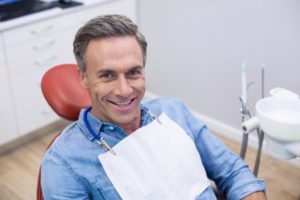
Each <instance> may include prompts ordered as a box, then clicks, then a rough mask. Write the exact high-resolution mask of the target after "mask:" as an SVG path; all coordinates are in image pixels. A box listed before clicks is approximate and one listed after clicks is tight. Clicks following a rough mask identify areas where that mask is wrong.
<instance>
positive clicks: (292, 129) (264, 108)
mask: <svg viewBox="0 0 300 200" xmlns="http://www.w3.org/2000/svg"><path fill="white" fill-rule="evenodd" d="M256 116H257V118H258V121H259V126H260V127H261V129H262V130H263V131H264V132H265V133H266V134H267V135H268V136H269V137H271V138H274V139H276V140H280V141H286V142H289V141H299V140H300V100H299V99H288V98H279V97H267V98H264V99H261V100H259V101H258V102H257V103H256Z"/></svg>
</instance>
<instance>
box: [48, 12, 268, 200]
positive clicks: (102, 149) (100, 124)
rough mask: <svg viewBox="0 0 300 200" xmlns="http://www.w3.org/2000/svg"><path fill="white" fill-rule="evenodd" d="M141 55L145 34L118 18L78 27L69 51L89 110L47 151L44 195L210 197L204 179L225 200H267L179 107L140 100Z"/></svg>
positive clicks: (258, 184)
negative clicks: (72, 55)
mask: <svg viewBox="0 0 300 200" xmlns="http://www.w3.org/2000/svg"><path fill="white" fill-rule="evenodd" d="M146 52H147V42H146V40H145V38H144V36H143V35H142V34H141V33H140V32H139V31H138V28H137V26H136V25H135V24H134V23H133V22H132V21H130V20H129V19H128V18H126V17H124V16H119V15H107V16H100V17H97V18H95V19H92V20H91V21H89V22H88V23H87V24H86V25H84V26H83V27H82V28H81V29H79V31H78V32H77V34H76V36H75V40H74V54H75V57H76V60H77V64H78V67H79V71H80V79H81V82H82V84H83V85H84V87H86V88H87V90H88V91H89V94H90V98H91V101H92V106H91V108H88V109H84V110H82V111H81V113H80V116H79V119H78V121H77V122H75V123H73V124H71V125H70V126H68V127H67V128H66V129H65V130H64V131H63V132H62V134H61V135H60V136H59V137H58V138H57V139H56V141H55V142H54V144H53V145H52V146H51V148H50V149H49V150H48V151H47V153H46V154H45V157H44V159H43V163H42V189H43V194H44V198H45V199H100V200H101V199H111V200H117V199H153V200H154V199H172V200H173V199H216V197H215V195H214V192H213V190H212V189H211V187H210V186H209V185H207V181H206V179H207V177H208V178H210V179H211V180H213V181H215V183H216V185H217V186H218V188H219V190H221V191H222V192H223V193H226V195H227V198H228V199H265V195H264V191H265V186H264V182H263V181H262V180H259V179H256V178H255V177H254V175H253V174H252V173H251V171H250V170H249V168H248V166H247V165H246V164H245V163H244V161H243V160H242V159H240V158H239V157H238V156H236V155H235V154H233V153H232V152H231V151H229V150H228V149H227V148H226V147H225V146H224V144H223V143H222V142H221V141H220V140H218V139H217V138H216V137H214V136H213V135H211V134H210V133H209V131H208V130H207V128H206V126H205V125H203V124H202V123H200V122H199V121H198V120H197V119H196V118H195V117H194V116H193V115H192V114H191V112H190V111H189V110H188V108H187V107H186V106H185V105H184V104H183V103H181V102H180V101H178V100H174V99H167V98H160V99H155V100H149V101H145V102H143V103H141V101H142V99H143V97H144V93H145V63H146ZM163 113H164V114H163ZM167 124H171V126H170V128H168V127H167ZM160 125H162V126H160ZM149 127H153V128H150V129H149ZM160 127H164V128H161V129H160ZM166 127H167V128H166ZM162 129H163V130H166V131H165V132H164V133H161V134H160V133H159V134H157V131H161V130H162ZM149 132H150V134H149ZM164 134H165V135H166V136H167V137H166V138H165V139H164V138H163V137H160V136H162V135H164ZM168 134H169V135H168ZM170 134H171V135H170ZM144 136H145V137H146V139H140V138H142V137H144ZM173 136H174V138H175V137H178V138H180V139H178V140H175V139H173ZM138 137H140V138H138ZM136 141H138V142H136ZM151 141H152V142H153V143H151ZM170 141H172V142H170ZM139 142H141V144H140V143H139ZM149 144H150V148H148V147H147V145H149ZM186 144H188V145H186ZM139 145H140V146H139ZM152 145H153V146H152ZM154 146H155V147H154ZM151 147H153V148H151ZM170 149H172V150H170ZM173 151H174V152H176V154H174V153H173ZM123 152H126V153H127V154H128V155H123ZM142 152H146V153H145V154H143V155H142V156H140V155H141V154H142ZM181 152H182V155H183V156H181V157H180V155H179V154H181ZM195 152H196V154H197V155H196V156H194V153H195ZM186 153H187V154H186ZM160 154H162V155H167V156H165V157H160ZM186 155H188V156H186ZM98 158H99V159H98ZM131 158H134V159H133V160H132V159H131ZM118 159H120V160H118ZM130 159H131V160H130ZM172 162H173V163H177V164H178V166H176V164H170V163H172ZM142 163H143V164H142ZM161 163H162V164H161ZM128 166H129V167H128ZM180 167H181V168H180ZM190 167H191V168H190ZM193 167H194V168H193ZM185 168H186V169H187V168H188V170H185ZM145 169H147V171H145ZM148 169H149V170H148ZM157 169H158V170H157ZM190 169H197V170H192V171H191V170H190ZM198 169H199V170H198ZM202 169H204V170H203V171H201V170H202ZM143 170H144V171H143ZM155 170H156V171H155ZM162 171H163V172H164V173H161V172H162ZM169 171H171V174H168V173H169ZM120 174H121V175H120ZM141 174H142V175H141ZM149 174H151V175H149ZM199 174H201V175H199ZM161 176H163V177H164V178H162V177H161ZM173 176H174V177H175V176H176V178H174V179H172V178H173ZM177 178H178V179H177ZM147 180H149V181H147ZM156 180H157V181H156ZM170 180H172V181H170ZM179 180H180V181H179ZM122 181H123V182H122ZM124 181H125V182H124ZM151 181H152V183H151ZM184 181H186V183H187V184H183V183H185V182H184ZM164 182H166V183H167V184H164ZM174 182H175V183H174ZM189 183H191V185H188V184H189ZM156 184H157V186H156ZM173 184H174V187H173V188H172V187H171V186H170V185H173ZM169 186H170V187H169ZM149 188H150V189H149ZM174 194H176V195H174ZM177 194H178V195H182V197H181V198H179V197H177ZM138 195H142V198H141V196H140V197H138ZM184 195H186V197H185V196H184Z"/></svg>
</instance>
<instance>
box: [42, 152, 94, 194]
mask: <svg viewBox="0 0 300 200" xmlns="http://www.w3.org/2000/svg"><path fill="white" fill-rule="evenodd" d="M41 183H42V191H43V196H44V199H45V200H47V199H64V200H68V199H70V200H71V199H72V200H75V199H76V200H87V199H89V196H88V194H87V192H86V190H85V188H84V184H83V183H82V182H81V180H80V179H79V177H78V176H77V175H76V174H75V172H74V171H73V170H72V168H71V167H70V166H68V164H67V163H66V162H65V161H64V160H63V159H62V158H61V157H60V156H59V155H58V154H57V153H55V152H52V151H48V153H47V155H46V156H45V158H44V160H43V162H42V168H41Z"/></svg>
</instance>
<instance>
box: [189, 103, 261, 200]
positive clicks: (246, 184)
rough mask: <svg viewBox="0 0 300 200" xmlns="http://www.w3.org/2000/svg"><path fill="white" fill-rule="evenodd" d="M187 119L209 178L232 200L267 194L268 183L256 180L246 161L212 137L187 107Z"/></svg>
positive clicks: (190, 132)
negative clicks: (264, 192)
mask: <svg viewBox="0 0 300 200" xmlns="http://www.w3.org/2000/svg"><path fill="white" fill-rule="evenodd" d="M185 119H186V122H187V123H188V124H189V128H188V129H189V134H191V136H192V138H193V139H194V142H195V145H196V148H197V150H198V151H199V153H200V156H201V159H202V162H203V165H204V168H205V170H206V172H207V176H208V178H210V179H211V180H213V181H214V182H215V183H216V185H217V187H218V189H219V190H221V191H222V192H223V193H225V194H226V196H227V198H228V199H229V200H230V199H242V198H244V197H245V196H247V195H249V194H251V193H253V192H258V191H265V184H264V181H263V180H261V179H258V178H256V177H255V176H254V174H253V173H252V171H251V170H250V169H249V167H248V165H247V164H246V163H245V161H244V160H243V159H241V158H240V157H239V156H238V155H236V154H235V153H233V152H232V151H231V150H229V149H228V148H227V147H226V146H225V145H224V143H223V142H222V141H221V140H220V139H219V138H217V137H216V136H214V135H212V134H211V133H210V132H209V131H208V129H207V127H206V126H205V125H203V124H202V123H201V122H199V120H198V119H197V118H196V117H195V116H194V115H193V114H192V113H191V112H190V111H189V109H188V108H186V107H185Z"/></svg>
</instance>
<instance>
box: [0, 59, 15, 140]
mask: <svg viewBox="0 0 300 200" xmlns="http://www.w3.org/2000/svg"><path fill="white" fill-rule="evenodd" d="M0 66H1V65H0ZM0 73H3V71H0ZM0 91H1V98H0V144H3V143H5V142H9V141H10V140H13V139H15V138H16V137H18V124H17V120H16V118H15V110H14V106H13V101H12V98H11V92H10V90H9V86H8V81H7V80H6V79H1V82H0Z"/></svg>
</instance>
